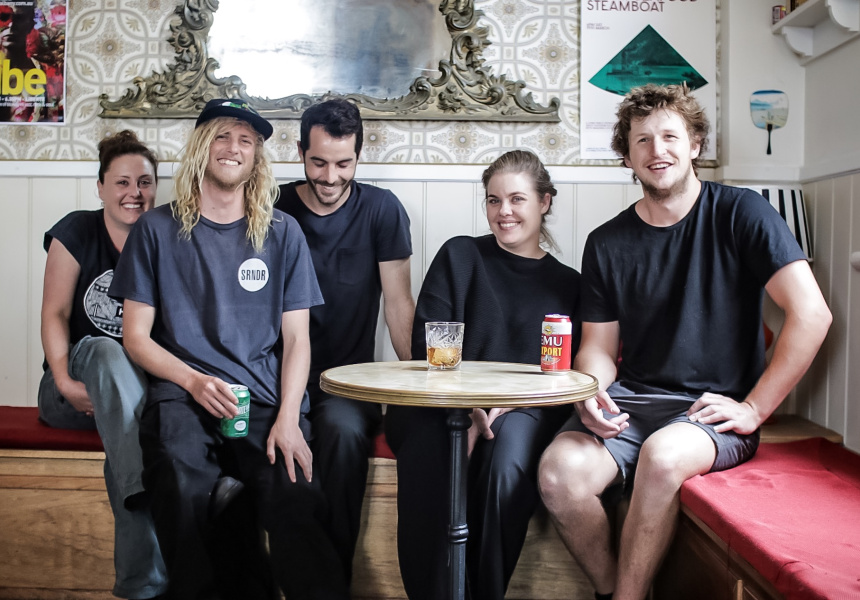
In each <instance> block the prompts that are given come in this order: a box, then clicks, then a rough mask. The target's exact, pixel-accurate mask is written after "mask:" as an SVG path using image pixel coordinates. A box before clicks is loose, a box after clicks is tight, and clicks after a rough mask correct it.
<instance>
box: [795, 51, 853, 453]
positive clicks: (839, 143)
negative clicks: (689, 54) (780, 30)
mask: <svg viewBox="0 0 860 600" xmlns="http://www.w3.org/2000/svg"><path fill="white" fill-rule="evenodd" d="M858 64H860V38H856V39H855V40H854V41H852V42H849V43H848V44H846V45H844V46H842V47H840V48H838V49H836V50H834V51H833V52H831V53H829V54H826V55H824V56H822V57H821V58H819V59H817V60H815V61H813V62H811V63H809V64H808V65H807V66H806V99H807V111H806V145H805V161H804V167H803V169H802V175H803V176H804V178H805V179H813V180H817V181H812V182H810V183H808V184H807V185H806V186H805V191H806V198H807V204H808V208H809V213H810V221H811V223H812V228H813V229H812V234H813V243H814V247H815V262H814V264H813V271H814V273H815V276H816V278H817V279H818V282H819V285H820V286H821V289H822V292H823V293H824V296H825V298H826V300H827V302H828V305H829V306H830V310H831V311H832V312H833V317H834V321H833V326H832V327H831V329H830V333H829V335H828V336H827V340H826V341H825V344H824V347H823V348H822V351H821V352H820V353H819V356H818V357H817V359H816V361H815V363H814V364H813V366H812V369H811V370H810V372H809V374H808V375H807V377H806V378H805V379H804V381H803V382H801V385H800V386H798V392H797V399H798V406H797V410H798V413H799V414H803V415H805V416H807V417H809V418H810V419H812V420H814V421H816V422H818V423H821V424H823V425H826V426H828V427H830V428H831V429H835V430H837V431H840V432H842V433H843V434H844V435H845V443H846V445H847V446H848V447H850V448H852V449H855V450H860V396H858V390H860V369H857V365H858V363H860V272H858V271H856V270H854V269H853V268H852V267H851V265H850V256H851V253H852V252H857V251H860V116H858V114H857V102H858V98H860V68H858V66H857V65H858Z"/></svg>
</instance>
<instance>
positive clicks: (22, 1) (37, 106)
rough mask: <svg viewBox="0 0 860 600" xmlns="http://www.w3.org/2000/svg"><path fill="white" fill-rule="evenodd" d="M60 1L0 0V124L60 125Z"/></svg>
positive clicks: (62, 67) (63, 6)
mask: <svg viewBox="0 0 860 600" xmlns="http://www.w3.org/2000/svg"><path fill="white" fill-rule="evenodd" d="M65 54H66V0H16V1H13V2H4V1H2V0H0V123H62V122H63V111H64V107H65V99H66V86H65V63H66V60H65V58H66V57H65Z"/></svg>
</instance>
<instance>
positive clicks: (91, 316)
mask: <svg viewBox="0 0 860 600" xmlns="http://www.w3.org/2000/svg"><path fill="white" fill-rule="evenodd" d="M53 240H57V241H58V242H60V243H62V244H63V246H65V248H66V250H68V251H69V254H71V255H72V257H73V258H74V259H75V260H76V261H77V263H78V264H79V265H80V266H81V273H80V276H79V277H78V282H77V284H76V285H75V294H74V297H73V299H72V312H71V315H70V316H69V341H70V343H71V344H72V345H74V344H77V343H78V342H79V341H80V340H81V339H82V338H84V337H86V336H88V335H91V336H109V337H112V338H117V339H121V338H122V304H121V303H120V302H117V301H116V300H114V299H113V298H110V297H109V296H108V295H107V291H108V288H109V287H110V284H111V281H113V270H114V268H115V267H116V263H117V261H118V260H119V250H117V249H116V246H114V245H113V241H112V240H111V239H110V235H109V234H108V231H107V227H105V218H104V210H78V211H75V212H72V213H69V214H68V215H66V216H65V217H63V218H62V219H60V220H59V221H58V222H57V224H56V225H54V226H53V227H51V229H49V230H48V231H47V232H46V233H45V239H44V243H43V246H44V248H45V251H46V252H47V251H48V248H50V246H51V242H52V241H53Z"/></svg>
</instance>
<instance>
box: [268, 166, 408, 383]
mask: <svg viewBox="0 0 860 600" xmlns="http://www.w3.org/2000/svg"><path fill="white" fill-rule="evenodd" d="M301 183H304V182H303V181H299V182H295V183H290V184H286V185H282V186H281V195H280V198H279V199H278V202H277V203H276V204H275V208H279V209H280V210H282V211H284V212H285V213H287V214H288V215H291V216H292V217H293V218H295V219H296V221H298V222H299V225H300V226H301V228H302V231H303V232H304V234H305V237H306V238H307V242H308V246H309V247H310V250H311V258H312V259H313V263H314V269H315V270H316V274H317V280H318V281H319V285H320V289H321V290H322V294H323V298H324V299H325V304H324V305H321V306H315V307H313V308H312V309H311V324H310V335H311V371H310V376H309V379H308V381H311V382H317V381H319V376H320V373H322V372H323V371H325V370H326V369H329V368H331V367H339V366H342V365H350V364H354V363H360V362H371V361H373V353H374V347H375V341H376V323H377V318H378V315H379V298H380V295H381V293H382V283H381V281H380V278H379V263H381V262H386V261H390V260H399V259H403V258H407V257H409V256H411V255H412V237H411V235H410V233H409V216H408V215H407V214H406V210H405V209H404V208H403V205H402V204H401V203H400V200H398V199H397V197H396V196H395V195H394V194H392V193H391V192H390V191H388V190H384V189H381V188H378V187H374V186H372V185H366V184H361V183H357V182H353V184H352V191H351V193H350V196H349V198H348V199H347V201H346V202H345V203H344V204H343V206H341V207H340V208H339V209H337V210H336V211H335V212H333V213H332V214H330V215H323V216H320V215H317V214H316V213H314V212H312V211H311V210H309V209H308V207H307V206H305V204H304V202H302V200H301V198H299V195H298V194H297V193H296V186H297V185H299V184H301Z"/></svg>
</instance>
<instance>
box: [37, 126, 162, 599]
mask: <svg viewBox="0 0 860 600" xmlns="http://www.w3.org/2000/svg"><path fill="white" fill-rule="evenodd" d="M98 148H99V178H98V183H97V187H98V194H99V198H101V201H102V204H103V206H104V208H102V209H100V210H94V211H88V210H80V211H75V212H72V213H70V214H68V215H66V216H65V217H63V218H62V219H61V220H60V221H59V222H58V223H57V224H56V225H54V226H53V227H52V228H51V229H50V230H49V231H48V232H47V233H46V234H45V241H44V246H45V250H46V251H47V252H48V260H47V263H46V264H45V284H44V292H43V297H42V347H43V349H44V351H45V373H44V375H43V376H42V381H41V383H40V385H39V418H40V419H41V420H42V421H44V422H45V423H47V424H48V425H50V426H51V427H59V428H66V429H97V430H98V432H99V435H100V436H101V439H102V443H103V444H104V448H105V455H106V459H105V466H104V473H105V484H106V487H107V490H108V497H109V498H110V504H111V509H112V510H113V514H114V520H115V527H114V566H115V568H116V583H115V585H114V588H113V593H114V595H116V596H119V597H121V598H153V597H155V596H157V595H159V594H162V593H164V592H165V591H166V589H167V578H166V575H165V573H166V571H165V567H164V562H163V561H162V558H161V553H160V551H159V548H158V542H157V540H156V538H155V531H154V527H153V523H152V517H151V515H150V513H149V508H148V506H147V498H146V495H145V493H144V490H143V484H142V482H141V472H142V469H143V464H142V459H141V450H140V443H139V441H138V420H139V417H140V411H141V410H142V409H143V404H144V400H145V391H146V379H145V376H144V374H143V372H142V371H141V370H140V369H139V368H138V367H137V366H136V365H134V363H132V362H131V359H130V358H129V357H128V355H127V354H126V352H125V350H124V349H123V347H122V304H121V303H119V302H117V301H116V300H114V299H112V298H110V297H108V295H107V291H108V288H109V287H110V283H111V281H112V280H113V270H114V267H115V266H116V263H117V261H118V260H119V255H120V252H121V251H122V248H123V246H124V245H125V241H126V238H127V237H128V234H129V232H130V231H131V228H132V226H133V225H134V224H135V223H136V222H137V220H138V218H139V217H140V215H142V214H143V213H144V212H146V211H148V210H149V209H150V208H152V207H153V205H154V204H155V190H156V185H157V182H158V176H157V173H156V169H157V167H158V160H157V159H156V157H155V155H154V154H153V153H152V151H151V150H150V149H149V148H147V147H146V146H145V145H144V144H142V143H141V142H140V140H138V139H137V136H136V135H135V134H134V133H133V132H131V131H127V130H126V131H121V132H120V133H118V134H116V135H114V136H112V137H109V138H106V139H104V140H102V141H101V142H100V143H99V147H98Z"/></svg>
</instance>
